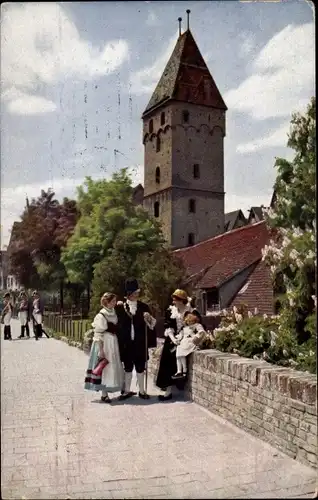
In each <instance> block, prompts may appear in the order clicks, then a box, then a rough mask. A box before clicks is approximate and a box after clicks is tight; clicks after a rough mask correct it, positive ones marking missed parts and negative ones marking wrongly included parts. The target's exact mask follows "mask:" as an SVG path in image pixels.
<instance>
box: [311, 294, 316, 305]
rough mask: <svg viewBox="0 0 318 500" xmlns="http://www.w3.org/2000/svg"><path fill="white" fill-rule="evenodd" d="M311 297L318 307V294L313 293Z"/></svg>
mask: <svg viewBox="0 0 318 500" xmlns="http://www.w3.org/2000/svg"><path fill="white" fill-rule="evenodd" d="M311 298H312V300H313V301H314V304H315V307H317V297H316V295H312V296H311Z"/></svg>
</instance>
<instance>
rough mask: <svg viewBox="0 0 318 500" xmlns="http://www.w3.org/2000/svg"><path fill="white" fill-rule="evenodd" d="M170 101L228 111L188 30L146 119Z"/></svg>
mask: <svg viewBox="0 0 318 500" xmlns="http://www.w3.org/2000/svg"><path fill="white" fill-rule="evenodd" d="M170 99H174V100H179V101H184V102H189V103H193V104H202V105H206V106H211V107H213V108H218V109H223V110H227V107H226V105H225V103H224V101H223V99H222V96H221V94H220V92H219V90H218V88H217V86H216V83H215V81H214V80H213V77H212V75H211V73H210V71H209V69H208V67H207V65H206V63H205V61H204V59H203V57H202V55H201V53H200V50H199V48H198V46H197V44H196V42H195V40H194V38H193V36H192V33H191V31H190V30H189V29H188V30H187V31H185V32H184V33H183V34H182V35H180V36H179V38H178V40H177V43H176V46H175V48H174V50H173V52H172V55H171V57H170V59H169V61H168V63H167V65H166V67H165V70H164V72H163V74H162V76H161V78H160V80H159V83H158V85H157V87H156V88H155V91H154V93H153V94H152V96H151V99H150V101H149V103H148V105H147V107H146V109H145V111H144V113H143V116H144V115H146V114H148V113H149V112H150V111H151V110H152V109H153V108H155V107H156V106H158V105H160V104H163V103H164V102H165V101H168V100H170Z"/></svg>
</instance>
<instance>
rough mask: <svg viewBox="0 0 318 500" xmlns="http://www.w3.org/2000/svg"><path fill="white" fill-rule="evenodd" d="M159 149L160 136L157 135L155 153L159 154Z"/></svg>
mask: <svg viewBox="0 0 318 500" xmlns="http://www.w3.org/2000/svg"><path fill="white" fill-rule="evenodd" d="M160 147H161V141H160V136H159V135H157V139H156V152H157V153H159V151H160Z"/></svg>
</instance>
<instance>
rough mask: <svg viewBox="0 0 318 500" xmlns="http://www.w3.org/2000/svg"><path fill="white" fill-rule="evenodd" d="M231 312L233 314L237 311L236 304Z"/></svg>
mask: <svg viewBox="0 0 318 500" xmlns="http://www.w3.org/2000/svg"><path fill="white" fill-rule="evenodd" d="M233 312H234V314H235V313H236V312H237V307H236V306H234V307H233Z"/></svg>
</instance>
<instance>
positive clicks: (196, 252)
mask: <svg viewBox="0 0 318 500" xmlns="http://www.w3.org/2000/svg"><path fill="white" fill-rule="evenodd" d="M269 239H270V234H269V230H268V228H267V226H266V224H265V221H261V222H258V223H256V224H252V225H248V226H243V227H241V228H239V229H234V230H233V231H229V232H226V233H223V234H221V235H220V236H216V237H214V238H210V239H208V240H205V241H203V242H201V243H198V244H197V245H194V246H192V247H187V248H182V249H179V250H175V252H174V253H175V255H176V257H180V258H181V260H182V262H183V264H184V266H185V268H186V270H187V275H188V276H189V277H190V276H194V275H196V274H198V275H199V274H201V273H202V274H201V276H200V277H199V282H198V283H197V284H196V287H197V288H212V287H218V286H220V285H221V284H222V283H224V282H225V281H227V280H228V279H229V278H231V277H232V276H233V275H235V274H238V273H239V272H241V271H242V270H243V269H246V268H247V267H249V266H250V265H251V264H253V263H255V262H257V261H258V260H260V259H261V256H262V255H261V250H262V248H263V247H264V245H266V244H268V242H269Z"/></svg>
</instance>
